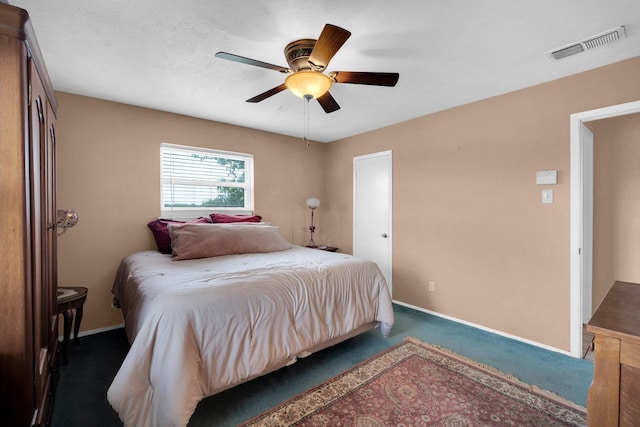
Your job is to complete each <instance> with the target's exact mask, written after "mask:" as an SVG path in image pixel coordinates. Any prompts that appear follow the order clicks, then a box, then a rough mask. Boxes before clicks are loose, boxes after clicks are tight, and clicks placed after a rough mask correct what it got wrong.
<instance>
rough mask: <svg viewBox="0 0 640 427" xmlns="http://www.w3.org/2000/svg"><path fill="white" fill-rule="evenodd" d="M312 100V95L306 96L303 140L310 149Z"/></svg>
mask: <svg viewBox="0 0 640 427" xmlns="http://www.w3.org/2000/svg"><path fill="white" fill-rule="evenodd" d="M311 98H312V97H311V95H305V96H304V100H305V101H306V102H305V104H304V138H302V140H303V141H305V142H306V143H307V148H309V100H310V99H311Z"/></svg>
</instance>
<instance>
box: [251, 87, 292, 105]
mask: <svg viewBox="0 0 640 427" xmlns="http://www.w3.org/2000/svg"><path fill="white" fill-rule="evenodd" d="M286 88H287V87H286V86H285V85H284V83H282V84H281V85H280V86H276V87H274V88H273V89H269V90H268V91H266V92H264V93H261V94H260V95H256V96H254V97H253V98H249V99H247V102H260V101H264V100H265V99H267V98H269V97H270V96H273V95H275V94H276V93H280V92H282V91H283V90H285V89H286Z"/></svg>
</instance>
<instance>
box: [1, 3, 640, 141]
mask: <svg viewBox="0 0 640 427" xmlns="http://www.w3.org/2000/svg"><path fill="white" fill-rule="evenodd" d="M9 3H11V4H13V5H15V6H19V7H22V8H24V9H26V10H27V11H28V12H29V14H30V16H31V18H32V21H33V25H34V28H35V30H36V34H37V36H38V41H39V44H40V48H41V50H42V53H43V56H44V59H45V61H46V64H47V68H48V70H49V74H50V76H51V80H52V83H53V86H54V88H55V89H56V90H60V91H64V92H70V93H75V94H80V95H86V96H91V97H96V98H102V99H107V100H113V101H118V102H123V103H127V104H133V105H138V106H143V107H148V108H154V109H158V110H163V111H170V112H174V113H179V114H185V115H189V116H194V117H199V118H204V119H209V120H215V121H219V122H224V123H231V124H235V125H239V126H246V127H249V128H255V129H262V130H266V131H270V132H275V133H280V134H284V135H291V136H299V137H302V136H303V132H304V101H303V100H301V99H299V98H297V97H295V96H294V95H293V94H291V93H289V92H288V91H285V92H282V93H279V94H277V95H275V96H273V97H271V98H269V99H267V100H265V101H262V102H261V103H258V104H249V103H246V102H245V100H246V99H248V98H251V97H253V96H255V95H257V94H259V93H262V92H264V91H266V90H268V89H271V88H273V87H274V86H277V85H279V84H280V83H282V82H283V80H284V75H283V74H281V73H278V72H275V71H272V70H267V69H263V68H258V67H252V66H248V65H244V64H239V63H235V62H231V61H225V60H222V59H217V58H215V57H214V54H215V53H216V52H218V51H226V52H230V53H234V54H237V55H241V56H246V57H250V58H253V59H257V60H260V61H264V62H268V63H272V64H277V65H282V66H287V63H286V60H285V58H284V55H283V49H284V47H285V46H286V45H287V44H288V43H289V42H291V41H293V40H296V39H300V38H317V37H318V36H319V34H320V32H321V30H322V28H323V26H324V24H325V23H332V24H334V25H338V26H340V27H343V28H346V29H348V30H349V31H351V33H352V36H351V38H350V39H349V40H347V42H346V43H345V45H344V46H343V47H342V48H341V49H340V50H339V51H338V53H337V54H336V55H335V57H334V58H333V60H332V61H331V63H330V64H329V67H328V68H327V70H328V71H334V70H337V71H340V70H342V71H381V72H398V73H400V80H399V82H398V84H397V86H396V87H394V88H388V87H375V86H363V85H349V84H338V85H334V86H333V87H332V89H331V94H332V95H333V97H334V98H335V99H336V101H337V102H338V103H339V104H340V106H341V107H342V108H341V109H340V110H338V111H336V112H334V113H331V114H325V113H324V111H323V110H322V108H321V107H320V106H319V105H318V104H317V102H312V105H311V106H310V112H309V114H310V118H309V137H310V139H312V140H316V141H322V142H330V141H335V140H338V139H341V138H344V137H348V136H351V135H356V134H360V133H363V132H366V131H370V130H373V129H377V128H380V127H383V126H387V125H390V124H393V123H398V122H402V121H405V120H409V119H411V118H414V117H419V116H423V115H426V114H430V113H433V112H436V111H440V110H444V109H447V108H450V107H454V106H456V105H461V104H465V103H469V102H473V101H477V100H480V99H484V98H488V97H491V96H495V95H498V94H501V93H505V92H510V91H513V90H517V89H521V88H524V87H528V86H532V85H535V84H538V83H542V82H545V81H549V80H553V79H557V78H560V77H563V76H567V75H570V74H575V73H578V72H581V71H586V70H589V69H592V68H595V67H600V66H603V65H606V64H610V63H613V62H618V61H621V60H624V59H627V58H631V57H634V56H638V55H639V54H640V1H638V0H608V1H604V0H528V1H513V0H480V1H479V0H428V1H427V0H403V1H397V2H391V1H388V0H340V1H335V0H327V1H318V0H314V1H310V0H270V1H268V2H267V1H251V2H249V1H238V0H187V1H181V2H178V1H168V0H110V1H103V0H83V1H78V0H47V1H42V0H9ZM619 25H625V26H626V31H627V38H626V39H624V40H621V41H618V42H615V43H613V44H610V45H607V46H603V47H599V48H597V49H593V50H590V51H587V52H584V53H581V54H578V55H575V56H572V57H569V58H566V59H563V60H560V61H553V60H550V59H549V58H548V57H547V56H546V55H545V53H547V52H548V51H550V50H553V49H555V48H558V47H561V46H563V45H566V44H569V43H572V42H575V41H578V40H581V39H583V38H585V37H589V36H591V35H594V34H597V33H600V32H603V31H606V30H609V29H612V28H614V27H617V26H619Z"/></svg>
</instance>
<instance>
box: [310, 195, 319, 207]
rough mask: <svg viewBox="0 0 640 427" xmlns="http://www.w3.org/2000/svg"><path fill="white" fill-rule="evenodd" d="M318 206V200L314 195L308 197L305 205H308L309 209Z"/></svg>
mask: <svg viewBox="0 0 640 427" xmlns="http://www.w3.org/2000/svg"><path fill="white" fill-rule="evenodd" d="M318 206H320V200H318V199H316V198H315V197H310V198H308V199H307V207H309V209H315V208H317V207H318Z"/></svg>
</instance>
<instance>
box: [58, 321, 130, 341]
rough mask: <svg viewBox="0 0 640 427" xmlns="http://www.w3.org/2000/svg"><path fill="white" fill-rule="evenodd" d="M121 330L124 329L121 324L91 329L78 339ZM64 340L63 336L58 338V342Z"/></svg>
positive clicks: (81, 334)
mask: <svg viewBox="0 0 640 427" xmlns="http://www.w3.org/2000/svg"><path fill="white" fill-rule="evenodd" d="M120 328H124V323H119V324H117V325H112V326H105V327H104V328H98V329H91V330H89V331H83V332H80V333H79V334H78V337H84V336H87V335H93V334H99V333H100V332H107V331H113V330H114V329H120ZM71 335H72V338H71V339H73V333H72V334H71ZM62 339H63V336H62V335H60V336H59V337H58V341H62Z"/></svg>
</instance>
